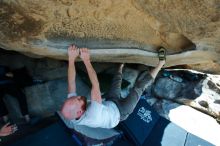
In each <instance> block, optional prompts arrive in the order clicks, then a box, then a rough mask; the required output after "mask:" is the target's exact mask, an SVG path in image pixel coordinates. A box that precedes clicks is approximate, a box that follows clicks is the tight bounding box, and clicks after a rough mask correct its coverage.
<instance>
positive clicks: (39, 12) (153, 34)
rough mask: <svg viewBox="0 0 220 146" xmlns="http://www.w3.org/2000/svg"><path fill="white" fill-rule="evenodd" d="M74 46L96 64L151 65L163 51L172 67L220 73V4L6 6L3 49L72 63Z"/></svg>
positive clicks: (0, 5)
mask: <svg viewBox="0 0 220 146" xmlns="http://www.w3.org/2000/svg"><path fill="white" fill-rule="evenodd" d="M72 43H76V44H77V45H78V46H80V47H89V48H91V54H92V60H93V61H96V62H127V63H141V64H146V65H150V66H154V65H156V64H157V62H158V59H157V54H156V52H157V49H158V48H159V47H161V46H162V47H165V48H167V50H168V52H167V54H168V56H167V66H174V65H183V64H187V65H189V66H190V68H196V69H198V70H204V71H209V72H215V73H220V71H219V70H220V66H219V64H220V1H218V0H208V1H207V0H201V1H182V0H169V1H166V0H164V1H155V0H120V1H114V0H35V1H30V0H19V1H14V0H2V1H0V47H1V48H3V49H7V50H16V51H19V52H22V53H24V54H26V55H31V56H33V57H51V58H56V59H62V60H66V59H67V53H66V52H67V51H66V49H67V47H68V45H69V44H72ZM197 64H199V66H198V65H197ZM209 64H211V65H212V66H213V67H211V68H210V69H209V70H207V67H210V66H209Z"/></svg>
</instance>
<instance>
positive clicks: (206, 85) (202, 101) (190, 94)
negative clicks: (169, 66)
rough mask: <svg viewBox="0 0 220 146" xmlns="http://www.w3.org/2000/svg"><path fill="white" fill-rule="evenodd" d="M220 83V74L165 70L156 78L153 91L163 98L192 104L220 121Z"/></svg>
mask: <svg viewBox="0 0 220 146" xmlns="http://www.w3.org/2000/svg"><path fill="white" fill-rule="evenodd" d="M164 76H166V77H164ZM181 79H182V80H181ZM219 83H220V76H219V75H211V74H204V73H200V72H195V71H186V70H179V71H171V72H165V71H164V72H163V76H160V77H158V80H156V82H155V85H154V86H153V93H154V95H155V96H156V97H159V98H161V99H166V100H171V101H174V102H176V103H180V104H183V105H188V106H191V107H193V108H195V109H197V110H200V111H202V112H204V113H206V114H209V115H211V116H212V117H214V118H216V120H218V121H220V104H219V103H220V102H219V101H220V85H219Z"/></svg>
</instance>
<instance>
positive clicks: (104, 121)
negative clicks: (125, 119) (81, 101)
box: [68, 93, 120, 128]
mask: <svg viewBox="0 0 220 146" xmlns="http://www.w3.org/2000/svg"><path fill="white" fill-rule="evenodd" d="M73 95H75V96H76V93H71V94H69V95H68V97H71V96H73ZM119 121H120V112H119V109H118V107H117V106H116V104H115V103H114V102H112V101H103V102H102V103H101V104H100V103H98V102H96V101H91V103H90V104H89V105H88V106H87V109H86V111H85V113H84V114H83V115H82V116H81V117H80V119H78V120H71V121H70V122H71V124H76V125H86V126H88V127H93V128H97V127H100V128H114V127H115V126H117V125H118V123H119Z"/></svg>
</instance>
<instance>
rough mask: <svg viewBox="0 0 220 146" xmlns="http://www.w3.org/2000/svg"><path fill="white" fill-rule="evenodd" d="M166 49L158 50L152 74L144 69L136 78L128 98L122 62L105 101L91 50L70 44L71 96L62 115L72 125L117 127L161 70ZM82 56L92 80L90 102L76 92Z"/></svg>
mask: <svg viewBox="0 0 220 146" xmlns="http://www.w3.org/2000/svg"><path fill="white" fill-rule="evenodd" d="M165 53H166V52H165V49H163V48H161V49H160V50H159V53H158V56H159V63H158V65H157V66H156V67H155V68H154V69H153V70H152V71H150V72H149V73H148V72H146V71H145V72H143V73H141V74H140V76H139V77H138V79H137V80H136V82H135V84H134V87H133V88H132V89H131V90H130V93H129V94H128V96H127V97H126V98H123V99H122V98H120V92H121V83H122V71H123V67H124V64H120V65H119V67H118V69H117V71H116V73H115V75H114V77H113V80H112V85H111V88H110V90H109V92H108V93H107V96H106V97H107V98H106V100H105V101H102V97H101V92H100V87H99V81H98V78H97V74H96V72H95V70H94V68H93V66H92V64H91V61H90V53H89V50H88V49H87V48H81V49H79V48H77V47H76V46H75V45H71V46H70V47H69V48H68V56H69V67H68V99H66V101H65V102H64V104H63V106H62V108H61V115H62V116H63V117H64V118H65V119H66V120H67V121H68V123H70V124H71V125H86V126H88V127H93V128H96V127H100V128H114V127H115V126H117V125H118V123H119V122H120V121H123V120H125V119H126V118H127V117H128V116H129V115H130V114H131V113H132V111H133V110H134V108H135V106H136V105H137V103H138V101H139V99H140V96H141V95H142V93H143V92H144V90H145V89H146V88H147V87H149V86H150V85H151V84H152V83H153V81H154V79H155V78H156V76H157V74H158V72H159V71H160V69H161V68H162V67H163V65H164V64H165ZM78 56H80V58H81V59H82V61H83V63H84V64H85V66H86V69H87V72H88V75H89V79H90V81H91V84H92V89H91V103H90V104H88V105H87V102H86V98H85V97H84V96H80V95H77V93H76V82H75V76H76V70H75V60H76V58H77V57H78Z"/></svg>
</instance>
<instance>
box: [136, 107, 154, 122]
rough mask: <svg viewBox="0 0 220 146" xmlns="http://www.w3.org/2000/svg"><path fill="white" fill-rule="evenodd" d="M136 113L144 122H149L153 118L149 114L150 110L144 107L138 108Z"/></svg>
mask: <svg viewBox="0 0 220 146" xmlns="http://www.w3.org/2000/svg"><path fill="white" fill-rule="evenodd" d="M137 115H138V116H140V118H141V120H143V121H144V122H146V123H150V122H151V121H152V120H153V119H152V116H151V111H149V110H147V109H145V108H144V107H141V108H139V110H138V112H137Z"/></svg>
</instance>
